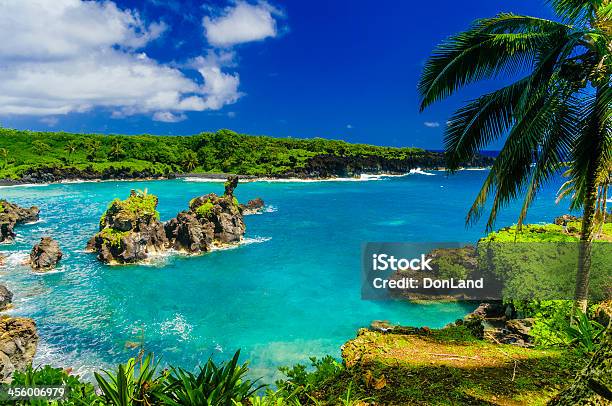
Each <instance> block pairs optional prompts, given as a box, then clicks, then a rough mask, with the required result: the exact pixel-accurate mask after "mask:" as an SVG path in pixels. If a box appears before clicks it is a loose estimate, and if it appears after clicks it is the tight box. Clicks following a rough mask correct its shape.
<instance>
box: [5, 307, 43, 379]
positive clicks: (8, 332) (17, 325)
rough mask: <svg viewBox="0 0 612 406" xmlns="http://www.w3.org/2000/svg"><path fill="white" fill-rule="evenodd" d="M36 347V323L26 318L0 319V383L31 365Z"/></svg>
mask: <svg viewBox="0 0 612 406" xmlns="http://www.w3.org/2000/svg"><path fill="white" fill-rule="evenodd" d="M37 345H38V332H37V331H36V323H34V321H33V320H31V319H26V318H12V317H4V318H0V382H3V383H7V382H10V381H11V379H12V376H13V373H14V372H15V371H25V369H26V368H27V367H28V366H30V365H32V359H33V358H34V354H35V353H36V346H37Z"/></svg>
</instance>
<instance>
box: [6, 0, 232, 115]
mask: <svg viewBox="0 0 612 406" xmlns="http://www.w3.org/2000/svg"><path fill="white" fill-rule="evenodd" d="M165 29H166V26H165V25H164V24H163V23H152V24H148V25H147V24H145V23H144V22H143V21H142V20H141V18H140V16H139V15H138V13H136V12H134V11H131V10H121V9H119V8H118V7H117V6H116V5H115V4H114V3H113V2H110V1H105V2H100V3H98V2H90V1H87V2H84V1H81V0H54V1H53V2H49V1H47V0H28V1H21V0H4V1H1V2H0V38H4V39H5V40H4V41H1V42H0V114H5V115H6V114H15V115H18V114H21V115H43V116H46V115H58V114H67V113H71V112H84V111H87V110H90V109H92V108H95V107H104V108H108V109H109V110H111V111H112V112H113V117H124V116H128V115H132V114H140V113H147V114H151V115H152V116H153V118H154V119H156V120H160V121H167V122H176V121H180V120H181V119H184V118H185V117H186V116H185V115H184V114H183V113H182V112H184V111H203V110H216V109H220V108H222V107H223V106H224V105H227V104H230V103H234V102H236V101H237V100H238V99H239V98H240V97H241V96H242V93H240V92H239V90H238V88H239V84H240V80H239V76H238V75H237V74H233V73H226V72H224V71H223V68H227V67H229V66H233V63H234V62H233V58H234V55H233V54H232V53H213V54H210V55H207V56H205V57H201V58H198V59H197V61H196V62H197V63H194V65H193V66H190V67H191V68H194V69H196V70H197V71H198V72H199V73H200V75H201V77H202V78H201V81H200V82H198V81H196V80H193V79H191V78H189V77H187V76H186V75H185V74H184V73H183V72H182V71H181V70H180V69H178V68H176V67H173V66H170V65H167V64H162V63H159V62H157V61H155V60H154V59H151V58H149V57H148V56H147V55H146V54H145V53H143V52H142V48H143V47H144V46H145V45H146V44H147V43H149V42H150V41H153V40H155V39H156V38H158V37H159V36H160V35H162V33H163V31H164V30H165ZM9 39H10V40H9Z"/></svg>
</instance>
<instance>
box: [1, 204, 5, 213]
mask: <svg viewBox="0 0 612 406" xmlns="http://www.w3.org/2000/svg"><path fill="white" fill-rule="evenodd" d="M0 213H4V205H3V204H2V202H0Z"/></svg>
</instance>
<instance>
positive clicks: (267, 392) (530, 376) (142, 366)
mask: <svg viewBox="0 0 612 406" xmlns="http://www.w3.org/2000/svg"><path fill="white" fill-rule="evenodd" d="M583 328H584V327H580V329H583ZM586 328H587V329H588V327H586ZM597 331H599V330H597ZM592 332H593V331H591V332H589V333H578V334H577V335H576V339H575V340H573V341H572V342H570V343H568V346H566V347H558V348H537V349H526V348H521V347H517V346H512V345H499V344H494V343H491V342H488V341H484V340H482V339H479V338H477V337H476V336H474V335H473V333H472V331H471V330H470V329H469V328H467V327H466V326H465V325H464V324H459V325H454V326H451V327H446V328H444V329H427V328H421V329H409V328H406V329H404V330H402V331H401V332H400V330H398V331H397V332H393V333H387V334H384V333H380V332H374V331H369V330H365V329H362V330H360V331H359V334H358V335H357V337H356V338H355V339H353V340H350V341H349V342H347V343H346V344H345V345H344V346H343V351H342V357H343V359H342V361H339V360H337V359H335V358H333V357H331V356H325V357H323V358H319V359H318V358H314V357H313V358H311V359H310V363H309V364H308V365H304V364H296V365H293V366H291V367H282V368H280V371H281V372H282V373H283V374H284V378H282V379H279V380H277V381H276V383H275V386H276V387H275V388H272V387H271V386H268V385H264V384H258V381H253V380H251V379H250V378H249V377H248V372H249V369H248V363H243V364H240V363H239V362H238V360H239V354H240V352H239V351H238V352H236V353H235V354H234V356H233V358H232V359H231V360H230V361H228V362H224V363H221V364H217V363H215V362H214V361H213V360H212V359H208V361H206V362H205V364H204V366H202V367H200V368H198V369H197V371H196V372H190V371H186V370H184V369H181V368H178V367H173V366H170V367H168V368H164V369H161V368H160V362H159V361H157V362H156V361H155V360H154V358H153V356H152V355H148V356H143V351H142V349H141V350H140V351H141V352H140V355H139V356H138V357H137V358H131V359H129V360H128V361H127V362H126V363H125V364H120V365H118V366H117V368H116V369H114V370H109V371H103V372H102V373H96V374H95V379H96V382H97V385H98V387H99V392H98V393H96V392H95V391H94V386H93V385H92V384H90V383H87V382H84V381H82V380H80V378H79V377H78V376H72V375H70V374H69V373H68V372H66V371H64V370H61V369H56V368H51V367H49V366H46V367H44V368H40V369H34V370H33V369H31V368H30V369H28V370H27V371H26V372H25V373H16V374H15V377H14V381H13V382H12V385H14V386H19V385H28V386H44V385H59V384H65V385H67V387H68V388H69V393H68V396H67V398H66V399H65V400H63V401H59V402H56V401H53V402H47V401H44V400H33V401H31V402H17V404H18V405H26V404H30V405H40V406H43V405H70V406H72V405H85V404H86V405H99V406H102V405H115V406H144V405H151V406H153V405H176V406H178V405H181V406H183V405H187V406H189V405H209V406H256V405H259V406H283V405H292V406H298V405H339V404H342V405H355V406H356V405H362V406H365V405H367V404H370V403H369V402H374V404H385V405H403V404H415V405H421V404H422V405H429V404H440V405H446V404H491V403H493V404H500V405H505V404H525V405H543V404H545V403H546V402H547V401H548V400H549V399H551V398H552V397H553V396H555V395H556V394H557V393H559V392H560V391H561V390H562V389H563V388H565V387H567V386H569V384H570V383H571V381H572V380H573V378H574V376H575V375H576V373H577V372H578V371H579V370H580V369H581V368H583V367H584V366H585V365H586V364H587V362H588V359H589V358H588V357H587V356H586V355H587V354H588V355H590V351H589V352H588V353H586V352H584V351H576V350H574V349H573V348H572V345H579V346H581V345H582V344H578V343H580V342H585V334H590V335H589V337H590V338H593V335H592V334H591V333H592ZM595 334H598V335H601V333H600V332H596V333H595ZM591 343H592V344H593V345H592V349H593V350H595V349H596V348H597V345H598V344H597V343H596V340H593V341H591ZM1 400H2V399H0V401H1Z"/></svg>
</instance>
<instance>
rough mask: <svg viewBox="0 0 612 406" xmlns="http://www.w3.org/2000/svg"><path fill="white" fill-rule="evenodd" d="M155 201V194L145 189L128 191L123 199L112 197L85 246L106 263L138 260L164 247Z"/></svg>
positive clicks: (162, 231)
mask: <svg viewBox="0 0 612 406" xmlns="http://www.w3.org/2000/svg"><path fill="white" fill-rule="evenodd" d="M157 202H158V199H157V196H155V195H152V194H149V193H147V191H146V190H145V191H143V192H136V191H134V190H132V191H131V192H130V196H129V197H128V198H127V199H125V200H119V199H115V200H113V201H112V203H111V204H110V205H109V207H108V209H107V210H106V211H105V212H104V214H103V215H102V217H101V218H100V231H99V232H98V233H97V234H96V235H95V236H94V237H93V238H92V239H91V240H90V241H89V243H88V249H90V250H92V251H95V252H97V253H98V259H100V260H101V261H103V262H106V263H109V264H117V263H118V264H124V263H134V262H139V261H142V260H146V259H147V258H148V257H149V255H150V254H152V253H157V252H160V251H164V250H165V249H167V245H168V239H167V238H166V233H165V231H164V226H163V224H162V223H161V221H160V220H159V212H158V211H157Z"/></svg>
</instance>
